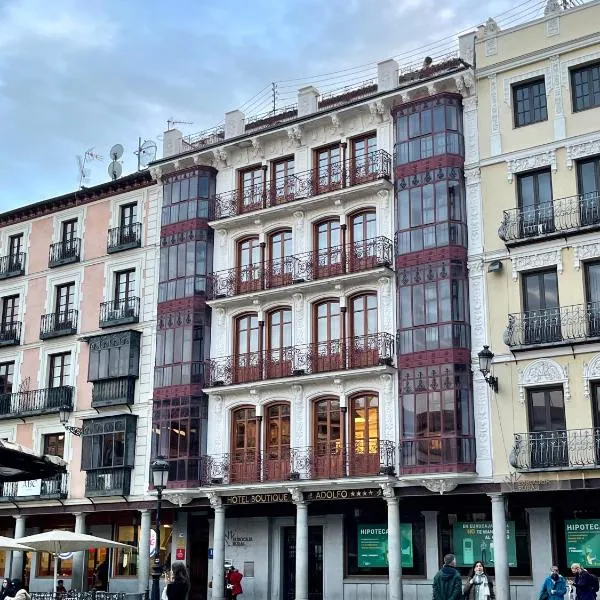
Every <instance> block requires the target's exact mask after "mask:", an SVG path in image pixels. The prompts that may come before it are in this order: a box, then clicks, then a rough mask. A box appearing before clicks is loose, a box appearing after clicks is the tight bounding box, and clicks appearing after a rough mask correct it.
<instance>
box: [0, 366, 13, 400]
mask: <svg viewBox="0 0 600 600" xmlns="http://www.w3.org/2000/svg"><path fill="white" fill-rule="evenodd" d="M14 375H15V363H14V361H11V362H4V363H0V395H5V394H12V388H13V378H14Z"/></svg>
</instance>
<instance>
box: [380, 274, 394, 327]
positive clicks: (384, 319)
mask: <svg viewBox="0 0 600 600" xmlns="http://www.w3.org/2000/svg"><path fill="white" fill-rule="evenodd" d="M379 290H380V295H381V323H380V325H381V329H380V331H384V332H386V333H392V331H393V328H394V325H393V322H392V320H393V314H392V311H393V310H394V299H393V297H392V280H391V278H390V277H380V278H379Z"/></svg>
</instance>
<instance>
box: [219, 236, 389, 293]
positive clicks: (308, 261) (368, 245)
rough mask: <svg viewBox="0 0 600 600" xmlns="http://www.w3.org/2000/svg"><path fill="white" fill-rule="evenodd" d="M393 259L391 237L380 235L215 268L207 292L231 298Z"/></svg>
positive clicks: (387, 262) (367, 266)
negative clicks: (278, 257)
mask: <svg viewBox="0 0 600 600" xmlns="http://www.w3.org/2000/svg"><path fill="white" fill-rule="evenodd" d="M393 261H394V245H393V243H392V241H391V240H389V239H388V238H386V237H383V236H380V237H376V238H372V239H368V240H364V241H361V242H355V243H352V244H346V245H343V246H334V247H333V248H328V249H327V250H321V251H318V252H305V253H303V254H295V255H292V256H288V257H286V258H283V259H279V260H267V261H265V262H264V263H257V264H252V265H248V266H243V267H236V268H235V269H228V270H226V271H218V272H216V273H213V274H212V275H211V276H210V278H209V284H208V291H207V294H208V297H209V299H210V300H215V299H218V298H231V297H233V296H237V295H239V294H247V293H250V292H257V291H260V290H271V289H277V288H282V287H286V286H288V285H293V284H297V283H303V282H305V281H315V280H318V279H325V278H328V277H335V276H337V275H343V274H346V273H359V272H361V271H367V270H370V269H376V268H379V267H390V266H391V265H392V264H393Z"/></svg>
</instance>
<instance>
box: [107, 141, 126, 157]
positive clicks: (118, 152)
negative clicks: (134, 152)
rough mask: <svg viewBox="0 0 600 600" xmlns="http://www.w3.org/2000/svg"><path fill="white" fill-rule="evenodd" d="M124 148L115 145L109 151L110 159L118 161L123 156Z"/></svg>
mask: <svg viewBox="0 0 600 600" xmlns="http://www.w3.org/2000/svg"><path fill="white" fill-rule="evenodd" d="M123 152H124V148H123V146H122V145H121V144H115V145H114V146H113V147H112V148H111V149H110V157H111V158H112V160H119V159H120V158H121V156H123Z"/></svg>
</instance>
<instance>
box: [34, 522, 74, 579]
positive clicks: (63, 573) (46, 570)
mask: <svg viewBox="0 0 600 600" xmlns="http://www.w3.org/2000/svg"><path fill="white" fill-rule="evenodd" d="M52 529H61V530H63V531H73V529H72V528H67V527H52V528H46V529H42V530H41V531H40V533H44V532H46V531H51V530H52ZM59 556H60V555H59ZM37 565H38V568H37V574H38V577H54V555H53V554H49V553H48V552H39V553H38V554H37ZM57 571H58V578H59V579H67V578H68V579H70V578H71V575H72V573H73V559H72V558H67V559H62V558H59V559H58V563H57Z"/></svg>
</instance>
